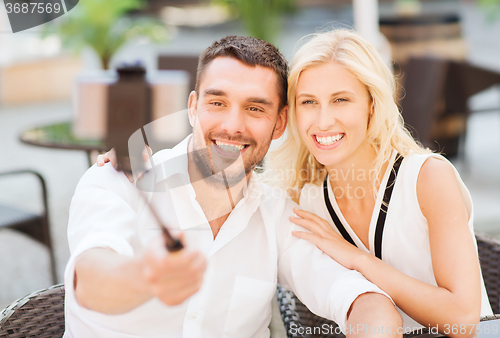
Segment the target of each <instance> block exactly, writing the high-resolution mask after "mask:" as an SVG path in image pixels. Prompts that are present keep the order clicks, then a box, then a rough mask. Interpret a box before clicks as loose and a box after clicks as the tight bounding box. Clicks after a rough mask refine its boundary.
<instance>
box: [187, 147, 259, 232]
mask: <svg viewBox="0 0 500 338" xmlns="http://www.w3.org/2000/svg"><path fill="white" fill-rule="evenodd" d="M188 154H189V152H188ZM188 172H189V180H190V181H191V184H192V186H193V189H194V191H195V193H196V200H197V202H198V203H199V204H200V206H201V209H202V210H203V213H204V214H205V217H206V218H207V220H208V221H209V224H210V228H211V229H212V234H213V236H214V239H215V237H217V234H218V233H219V230H220V229H221V227H222V226H223V224H224V222H225V221H226V220H227V218H228V217H229V214H230V213H231V212H232V211H233V209H234V207H235V206H236V205H237V204H238V202H239V201H240V200H241V199H242V198H243V189H244V187H245V185H246V184H247V182H248V180H249V178H250V175H248V176H247V177H245V178H243V179H242V180H241V181H240V182H238V183H237V184H233V185H231V186H228V185H227V184H226V183H225V182H226V181H225V178H224V177H223V173H222V172H219V173H216V174H215V175H214V177H212V178H209V179H203V178H202V175H201V174H200V172H199V171H198V170H197V167H196V165H195V164H194V162H193V161H192V160H191V159H189V161H188ZM211 179H213V180H214V181H216V182H220V184H219V183H214V182H209V180H211Z"/></svg>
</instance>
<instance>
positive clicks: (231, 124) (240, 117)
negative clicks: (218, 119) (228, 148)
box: [221, 107, 246, 134]
mask: <svg viewBox="0 0 500 338" xmlns="http://www.w3.org/2000/svg"><path fill="white" fill-rule="evenodd" d="M245 127H246V126H245V118H244V114H243V113H242V111H241V109H240V108H239V107H232V108H231V109H229V110H228V111H227V112H226V114H224V116H223V121H222V123H221V128H222V129H223V130H224V131H226V132H228V133H229V134H239V133H243V132H244V131H245Z"/></svg>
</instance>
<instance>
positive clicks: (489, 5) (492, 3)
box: [478, 0, 500, 21]
mask: <svg viewBox="0 0 500 338" xmlns="http://www.w3.org/2000/svg"><path fill="white" fill-rule="evenodd" d="M478 4H479V6H481V7H482V8H483V9H484V11H485V12H486V15H487V16H488V19H489V20H491V21H493V20H495V19H498V17H499V16H500V0H478Z"/></svg>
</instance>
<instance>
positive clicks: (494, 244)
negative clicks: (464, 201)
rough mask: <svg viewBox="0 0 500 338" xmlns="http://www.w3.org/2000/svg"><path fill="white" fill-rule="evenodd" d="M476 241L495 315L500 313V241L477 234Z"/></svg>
mask: <svg viewBox="0 0 500 338" xmlns="http://www.w3.org/2000/svg"><path fill="white" fill-rule="evenodd" d="M476 239H477V249H478V252H479V261H480V263H481V271H482V273H483V279H484V285H485V286H486V292H487V293H488V298H489V301H490V305H491V309H492V310H493V313H500V309H499V307H500V304H499V301H500V240H498V239H496V238H493V237H491V236H488V235H485V234H482V233H477V232H476Z"/></svg>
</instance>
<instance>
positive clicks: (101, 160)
mask: <svg viewBox="0 0 500 338" xmlns="http://www.w3.org/2000/svg"><path fill="white" fill-rule="evenodd" d="M108 162H111V165H112V166H113V168H115V169H117V168H118V160H117V159H116V152H115V149H114V148H112V149H111V150H110V151H108V152H107V153H105V154H101V155H99V156H97V166H99V167H102V166H103V165H104V164H105V163H108Z"/></svg>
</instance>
